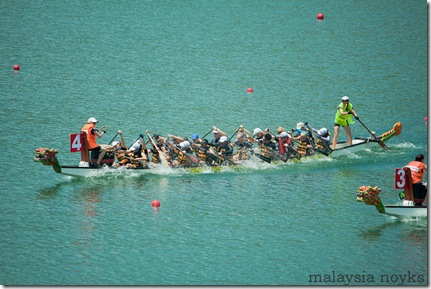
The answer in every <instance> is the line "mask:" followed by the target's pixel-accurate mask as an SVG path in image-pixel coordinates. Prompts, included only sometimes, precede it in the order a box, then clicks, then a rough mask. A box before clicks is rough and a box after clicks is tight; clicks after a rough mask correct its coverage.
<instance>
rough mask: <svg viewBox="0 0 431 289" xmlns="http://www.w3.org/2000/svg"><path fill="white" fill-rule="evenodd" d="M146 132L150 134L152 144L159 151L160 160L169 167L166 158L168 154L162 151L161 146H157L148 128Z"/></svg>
mask: <svg viewBox="0 0 431 289" xmlns="http://www.w3.org/2000/svg"><path fill="white" fill-rule="evenodd" d="M145 133H146V134H147V135H148V139H149V140H150V142H151V145H152V146H153V147H154V148H156V150H157V152H158V153H159V157H160V161H161V162H162V164H163V165H164V166H165V167H169V164H168V161H167V160H166V155H165V153H164V152H162V151H161V150H160V149H159V147H158V146H157V144H156V143H155V142H154V140H153V138H152V137H151V135H150V133H149V132H148V130H146V131H145Z"/></svg>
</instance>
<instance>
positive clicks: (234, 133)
mask: <svg viewBox="0 0 431 289" xmlns="http://www.w3.org/2000/svg"><path fill="white" fill-rule="evenodd" d="M241 127H242V125H240V126H239V127H238V128H237V129H236V131H235V132H234V133H233V134H232V135H231V137H230V138H229V139H228V140H227V141H228V142H230V140H231V139H232V138H233V136H234V135H235V134H236V133H237V132H238V130H239V129H240V128H241Z"/></svg>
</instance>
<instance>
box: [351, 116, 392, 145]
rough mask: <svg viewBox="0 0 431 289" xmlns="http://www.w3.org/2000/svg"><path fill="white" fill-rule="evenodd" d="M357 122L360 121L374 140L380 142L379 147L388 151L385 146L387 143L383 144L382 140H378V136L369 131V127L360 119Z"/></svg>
mask: <svg viewBox="0 0 431 289" xmlns="http://www.w3.org/2000/svg"><path fill="white" fill-rule="evenodd" d="M356 120H357V121H359V122H360V123H361V124H362V125H363V126H364V127H365V129H366V130H368V132H369V133H370V134H371V135H372V136H373V137H374V139H375V140H377V141H378V143H379V145H380V146H381V147H382V148H384V149H385V150H386V149H388V147H387V146H386V145H385V143H384V142H382V140H381V139H379V138H377V137H376V135H375V134H374V133H373V132H372V131H370V130H369V129H368V127H366V126H365V124H364V123H363V122H362V121H361V120H359V118H358V119H356Z"/></svg>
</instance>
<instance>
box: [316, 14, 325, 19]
mask: <svg viewBox="0 0 431 289" xmlns="http://www.w3.org/2000/svg"><path fill="white" fill-rule="evenodd" d="M316 18H317V20H323V18H325V15H323V13H319V14H317V16H316Z"/></svg>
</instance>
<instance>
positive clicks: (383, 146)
mask: <svg viewBox="0 0 431 289" xmlns="http://www.w3.org/2000/svg"><path fill="white" fill-rule="evenodd" d="M379 145H380V146H381V147H382V148H383V149H385V150H387V149H388V147H387V146H386V145H385V143H384V142H382V140H380V139H379Z"/></svg>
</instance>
